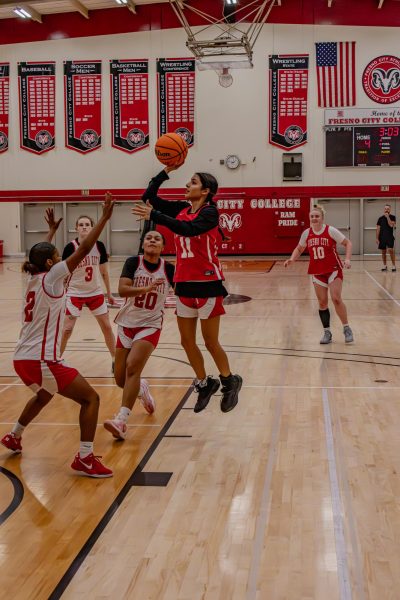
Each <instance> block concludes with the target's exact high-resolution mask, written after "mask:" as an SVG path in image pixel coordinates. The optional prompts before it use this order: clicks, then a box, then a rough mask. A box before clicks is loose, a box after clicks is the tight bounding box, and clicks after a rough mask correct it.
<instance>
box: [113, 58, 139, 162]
mask: <svg viewBox="0 0 400 600" xmlns="http://www.w3.org/2000/svg"><path fill="white" fill-rule="evenodd" d="M110 77H111V109H112V115H111V126H112V145H113V148H118V149H119V150H124V152H129V153H132V152H136V151H137V150H142V148H146V147H147V146H148V145H149V61H148V60H147V59H143V60H110Z"/></svg>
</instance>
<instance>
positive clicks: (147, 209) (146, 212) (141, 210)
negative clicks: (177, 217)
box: [131, 200, 153, 221]
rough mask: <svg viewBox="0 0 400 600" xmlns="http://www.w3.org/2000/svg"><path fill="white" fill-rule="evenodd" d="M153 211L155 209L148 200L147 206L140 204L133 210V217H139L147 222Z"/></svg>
mask: <svg viewBox="0 0 400 600" xmlns="http://www.w3.org/2000/svg"><path fill="white" fill-rule="evenodd" d="M152 210H153V207H152V206H151V204H150V202H149V201H148V200H147V201H146V204H143V203H138V204H135V206H134V207H133V208H132V209H131V211H132V214H133V215H136V216H138V217H139V219H145V220H146V221H149V220H150V215H151V211H152Z"/></svg>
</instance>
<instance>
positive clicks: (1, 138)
mask: <svg viewBox="0 0 400 600" xmlns="http://www.w3.org/2000/svg"><path fill="white" fill-rule="evenodd" d="M9 93H10V64H9V63H0V152H5V151H6V150H8V106H9Z"/></svg>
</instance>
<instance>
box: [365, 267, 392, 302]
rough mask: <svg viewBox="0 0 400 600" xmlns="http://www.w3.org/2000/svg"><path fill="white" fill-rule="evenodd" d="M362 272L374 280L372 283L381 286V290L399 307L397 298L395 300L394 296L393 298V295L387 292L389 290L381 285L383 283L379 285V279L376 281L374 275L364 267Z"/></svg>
mask: <svg viewBox="0 0 400 600" xmlns="http://www.w3.org/2000/svg"><path fill="white" fill-rule="evenodd" d="M364 273H365V274H366V275H368V277H369V278H370V279H372V281H373V282H374V283H375V284H376V285H377V286H378V287H379V288H381V290H382V291H383V292H385V294H386V295H387V296H388V297H389V298H390V300H393V302H394V303H395V304H397V306H399V307H400V302H399V301H398V300H396V298H395V297H394V296H392V294H391V293H390V292H389V291H388V290H387V289H386V288H385V287H383V285H381V284H380V283H379V281H377V280H376V279H375V277H373V276H372V275H371V273H369V272H368V271H367V269H364Z"/></svg>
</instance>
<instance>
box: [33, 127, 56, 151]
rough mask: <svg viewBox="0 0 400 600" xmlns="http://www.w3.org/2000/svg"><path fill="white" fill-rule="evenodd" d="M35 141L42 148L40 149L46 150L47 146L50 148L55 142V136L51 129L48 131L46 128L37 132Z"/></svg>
mask: <svg viewBox="0 0 400 600" xmlns="http://www.w3.org/2000/svg"><path fill="white" fill-rule="evenodd" d="M35 142H36V145H37V147H38V148H40V150H46V149H47V148H50V146H51V145H52V143H53V136H52V135H51V133H50V132H49V131H46V130H45V129H41V130H40V131H38V132H37V134H36V136H35Z"/></svg>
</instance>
